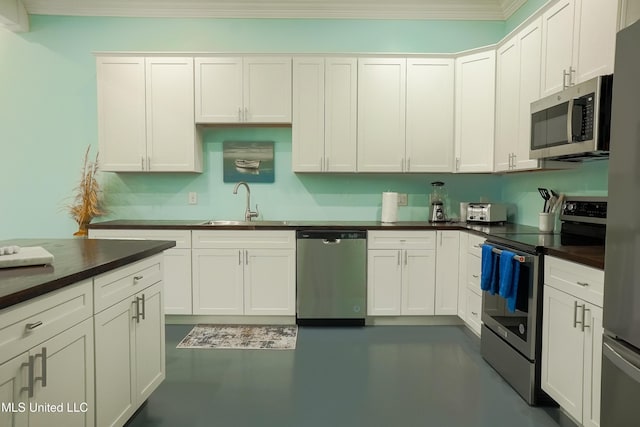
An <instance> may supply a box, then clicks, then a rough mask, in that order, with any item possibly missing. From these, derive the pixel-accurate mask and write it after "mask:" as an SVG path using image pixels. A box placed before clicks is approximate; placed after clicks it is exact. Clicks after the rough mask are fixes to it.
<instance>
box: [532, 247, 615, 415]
mask: <svg viewBox="0 0 640 427" xmlns="http://www.w3.org/2000/svg"><path fill="white" fill-rule="evenodd" d="M564 267H569V268H564ZM572 270H575V272H576V275H575V276H573V274H572ZM558 272H565V273H567V275H566V276H565V278H564V279H566V280H564V279H563V280H562V282H560V281H558V280H557V279H558V278H559V276H558ZM593 272H595V276H591V277H593V280H590V281H589V282H585V281H584V277H587V276H588V274H589V273H593ZM599 273H601V270H595V269H592V268H590V267H582V266H580V265H578V264H574V263H571V262H568V261H563V260H557V259H554V258H552V257H547V261H545V286H544V305H543V307H544V309H543V318H542V389H543V390H544V391H546V392H547V393H548V394H549V395H550V396H551V397H553V398H554V399H555V400H556V401H557V402H558V404H559V405H560V406H561V407H562V408H563V409H564V410H565V411H566V412H567V413H568V414H569V415H570V416H571V417H572V418H573V419H574V420H575V421H577V422H578V423H579V424H581V425H583V426H585V427H586V426H588V427H597V426H599V425H600V377H601V366H602V334H603V327H602V307H601V305H602V302H601V299H600V300H599V301H598V298H596V301H588V300H585V299H582V298H579V297H577V296H575V295H572V294H571V293H568V292H566V290H567V287H568V286H570V285H569V284H570V283H571V282H573V283H574V284H577V283H582V285H577V288H579V289H582V288H588V287H589V286H594V284H595V287H599V285H600V284H601V281H602V275H601V274H599ZM572 276H573V279H572ZM549 277H551V279H549ZM563 288H564V289H563ZM594 302H595V303H594ZM598 304H599V305H598Z"/></svg>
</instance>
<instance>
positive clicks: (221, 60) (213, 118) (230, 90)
mask: <svg viewBox="0 0 640 427" xmlns="http://www.w3.org/2000/svg"><path fill="white" fill-rule="evenodd" d="M242 84H243V83H242V58H234V57H212V58H195V94H196V98H195V117H196V123H238V122H241V121H242V117H243V116H242V114H243V104H242Z"/></svg>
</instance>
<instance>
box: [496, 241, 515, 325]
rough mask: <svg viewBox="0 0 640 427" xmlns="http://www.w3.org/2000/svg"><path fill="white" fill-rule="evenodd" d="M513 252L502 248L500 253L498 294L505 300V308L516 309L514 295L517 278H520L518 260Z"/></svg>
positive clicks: (511, 310) (512, 310)
mask: <svg viewBox="0 0 640 427" xmlns="http://www.w3.org/2000/svg"><path fill="white" fill-rule="evenodd" d="M515 256H516V254H515V253H513V252H511V251H506V250H503V251H502V253H501V254H500V287H499V291H498V294H499V295H500V296H501V297H502V298H505V299H506V300H507V309H508V310H509V311H510V312H512V313H513V312H514V311H516V297H517V295H518V279H519V278H520V262H519V261H516V260H515V259H514V257H515Z"/></svg>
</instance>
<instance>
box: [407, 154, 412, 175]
mask: <svg viewBox="0 0 640 427" xmlns="http://www.w3.org/2000/svg"><path fill="white" fill-rule="evenodd" d="M407 172H411V157H409V158H407Z"/></svg>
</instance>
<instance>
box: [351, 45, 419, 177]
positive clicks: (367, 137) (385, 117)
mask: <svg viewBox="0 0 640 427" xmlns="http://www.w3.org/2000/svg"><path fill="white" fill-rule="evenodd" d="M406 65H407V64H406V59H404V58H360V59H359V60H358V171H359V172H403V171H404V168H405V166H404V165H405V111H406V108H405V104H406V102H405V94H406V92H405V90H406V86H405V84H406Z"/></svg>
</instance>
